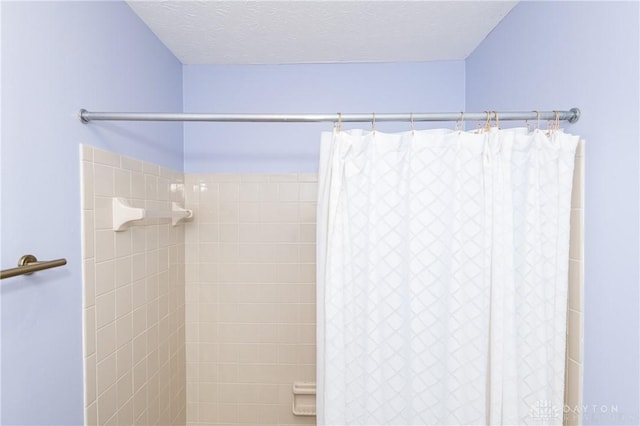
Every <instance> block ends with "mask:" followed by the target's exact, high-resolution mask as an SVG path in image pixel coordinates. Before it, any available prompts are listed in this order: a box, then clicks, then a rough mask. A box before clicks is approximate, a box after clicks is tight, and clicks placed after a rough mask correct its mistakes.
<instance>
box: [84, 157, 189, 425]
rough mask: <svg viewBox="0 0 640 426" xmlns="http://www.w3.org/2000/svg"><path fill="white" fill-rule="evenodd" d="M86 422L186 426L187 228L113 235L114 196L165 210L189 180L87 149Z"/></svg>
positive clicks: (150, 226)
mask: <svg viewBox="0 0 640 426" xmlns="http://www.w3.org/2000/svg"><path fill="white" fill-rule="evenodd" d="M81 163H82V164H81V170H82V179H81V182H82V208H83V215H82V220H83V247H82V250H83V260H84V265H83V298H84V321H83V324H84V362H85V424H89V425H95V424H100V425H131V424H144V425H146V424H150V425H159V424H163V425H169V424H176V425H178V424H185V418H186V405H185V401H186V381H185V376H186V372H185V345H184V342H185V327H184V306H185V304H184V299H185V286H184V226H183V225H181V226H177V227H172V226H171V224H170V223H169V221H168V220H158V219H155V221H149V220H146V221H143V222H141V223H140V224H137V225H134V226H131V228H130V229H128V230H126V231H123V232H114V231H113V230H112V221H111V200H112V197H114V196H118V197H124V198H126V199H127V200H128V201H129V202H130V204H131V205H133V206H137V207H146V208H152V209H169V208H170V203H171V201H176V202H178V203H180V204H181V205H182V204H183V203H184V192H183V175H182V174H181V173H176V172H173V171H171V170H168V169H165V168H162V167H158V166H157V165H153V164H150V163H146V162H142V161H139V160H135V159H132V158H129V157H124V156H120V155H117V154H113V153H111V152H108V151H104V150H100V149H96V148H92V147H89V146H81Z"/></svg>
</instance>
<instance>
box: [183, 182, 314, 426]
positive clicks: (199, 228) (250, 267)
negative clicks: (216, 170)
mask: <svg viewBox="0 0 640 426" xmlns="http://www.w3.org/2000/svg"><path fill="white" fill-rule="evenodd" d="M316 181H317V176H316V175H315V174H314V175H307V174H284V175H273V174H249V175H240V174H233V175H224V174H207V175H199V174H188V175H186V184H185V196H186V202H187V208H190V209H193V210H194V216H195V219H194V221H193V222H192V223H189V224H187V226H186V245H185V251H186V256H185V257H186V259H187V264H186V286H187V287H186V289H187V299H186V305H187V306H186V338H187V423H188V424H190V425H195V424H248V425H249V424H250V425H276V424H277V425H290V424H291V425H293V424H315V417H300V416H294V415H293V414H292V412H291V402H292V395H291V386H292V384H293V382H294V381H314V380H315V312H316V311H315V214H316V193H317V182H316Z"/></svg>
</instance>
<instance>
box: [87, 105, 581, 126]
mask: <svg viewBox="0 0 640 426" xmlns="http://www.w3.org/2000/svg"><path fill="white" fill-rule="evenodd" d="M79 118H80V120H81V121H82V122H83V123H88V122H90V121H98V120H101V121H210V122H233V123H315V122H334V123H335V122H339V121H341V122H343V123H354V122H372V121H407V122H410V121H483V120H484V121H486V120H496V119H497V120H502V121H515V120H556V119H558V120H562V121H568V122H569V123H575V122H576V121H578V119H579V118H580V110H579V109H578V108H571V109H570V110H568V111H535V110H534V111H521V112H513V111H510V112H500V111H484V112H416V113H344V114H343V113H331V114H313V113H312V114H244V113H243V114H230V113H229V114H227V113H195V112H177V113H170V112H93V111H87V110H85V109H81V110H80V114H79Z"/></svg>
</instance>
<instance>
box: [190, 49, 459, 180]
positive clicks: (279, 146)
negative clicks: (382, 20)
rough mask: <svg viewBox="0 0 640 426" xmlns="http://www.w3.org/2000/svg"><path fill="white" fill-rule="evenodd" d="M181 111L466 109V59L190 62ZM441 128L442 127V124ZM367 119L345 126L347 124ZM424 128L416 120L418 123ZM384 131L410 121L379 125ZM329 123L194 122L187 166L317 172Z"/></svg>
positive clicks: (192, 170) (208, 170) (198, 169)
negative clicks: (242, 63) (322, 135)
mask: <svg viewBox="0 0 640 426" xmlns="http://www.w3.org/2000/svg"><path fill="white" fill-rule="evenodd" d="M183 80H184V83H183V84H184V86H183V88H184V89H183V90H184V110H185V111H187V112H237V113H272V112H283V113H304V112H310V113H314V112H315V113H337V112H366V113H370V112H412V111H413V112H425V111H461V110H462V109H463V108H464V61H451V62H423V63H396V64H305V65H271V66H264V65H249V66H208V65H190V66H185V67H184V71H183ZM440 125H442V124H440ZM363 126H364V127H365V128H368V126H369V125H368V124H367V123H357V124H346V123H345V124H344V125H343V127H344V128H349V127H360V128H362V127H363ZM425 127H426V125H422V124H420V125H418V124H416V128H425ZM376 128H377V129H379V130H383V131H397V130H408V129H409V124H408V123H393V124H392V123H377V125H376ZM326 130H331V123H315V124H314V123H311V124H309V123H305V124H282V123H268V124H264V123H263V124H259V123H189V124H185V126H184V135H185V137H184V145H185V171H186V172H189V173H211V172H280V173H286V172H316V171H317V169H318V155H319V139H320V132H322V131H326Z"/></svg>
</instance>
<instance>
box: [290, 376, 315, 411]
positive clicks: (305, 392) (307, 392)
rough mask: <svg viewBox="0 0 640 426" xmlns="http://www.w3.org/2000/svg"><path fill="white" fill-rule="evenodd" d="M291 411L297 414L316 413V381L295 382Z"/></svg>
mask: <svg viewBox="0 0 640 426" xmlns="http://www.w3.org/2000/svg"><path fill="white" fill-rule="evenodd" d="M292 392H293V402H292V403H291V411H292V412H293V414H294V415H296V416H315V415H316V383H315V382H294V383H293V387H292Z"/></svg>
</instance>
